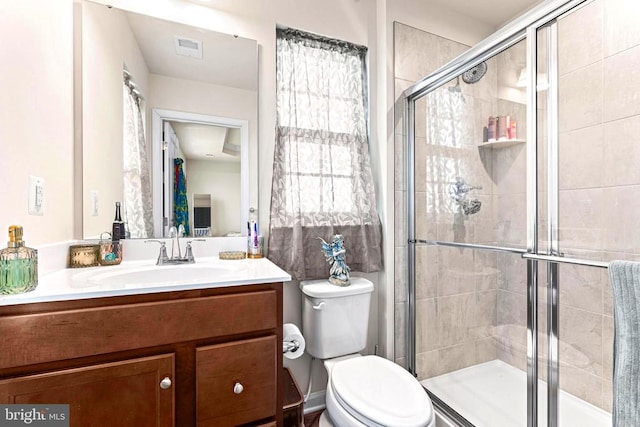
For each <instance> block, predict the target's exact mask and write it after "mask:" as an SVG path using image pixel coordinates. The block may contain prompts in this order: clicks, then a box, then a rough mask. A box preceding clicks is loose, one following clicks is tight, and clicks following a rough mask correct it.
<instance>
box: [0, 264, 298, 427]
mask: <svg viewBox="0 0 640 427" xmlns="http://www.w3.org/2000/svg"><path fill="white" fill-rule="evenodd" d="M264 262H268V261H267V260H264ZM158 268H161V267H158ZM278 270H279V269H278ZM101 271H104V269H99V268H98V269H96V272H101ZM280 271H281V270H280ZM65 274H70V273H65ZM285 275H286V273H285ZM271 277H275V276H273V275H272V276H271ZM283 279H284V277H281V278H280V280H279V281H276V280H273V281H272V282H268V281H267V282H265V283H245V284H236V282H241V280H236V281H235V282H234V281H232V280H230V281H229V282H230V283H231V285H229V286H227V285H225V284H224V283H217V284H211V285H207V284H199V285H192V286H185V289H183V290H179V289H173V288H172V289H171V290H170V291H167V292H162V291H161V288H154V289H153V291H151V292H150V291H149V290H148V289H147V290H145V293H136V292H135V289H130V290H129V292H124V293H126V294H121V295H118V292H117V290H111V291H110V292H111V293H112V295H110V296H102V297H91V298H74V297H72V298H71V299H62V300H57V301H41V302H31V303H17V304H6V301H4V302H5V304H2V303H3V301H2V299H0V305H1V306H0V337H2V350H1V351H0V402H2V403H19V404H29V403H33V404H36V403H45V404H54V403H60V404H63V403H65V404H69V405H70V418H71V426H89V425H93V426H99V425H118V426H136V427H139V426H146V425H148V426H173V425H176V426H196V425H197V426H236V425H245V424H246V425H254V426H275V425H282V388H283V380H282V370H283V369H282V280H283ZM252 280H253V281H255V280H256V279H255V277H254V278H253V279H252ZM245 282H246V280H245ZM94 290H95V289H94ZM87 292H89V296H90V295H91V289H88V290H87ZM120 293H123V292H120ZM74 295H76V296H77V294H74ZM34 299H36V300H37V299H46V298H45V297H42V296H40V297H38V294H37V293H36V294H34Z"/></svg>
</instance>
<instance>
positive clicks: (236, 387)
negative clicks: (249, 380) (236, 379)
mask: <svg viewBox="0 0 640 427" xmlns="http://www.w3.org/2000/svg"><path fill="white" fill-rule="evenodd" d="M243 390H244V387H243V385H242V384H240V383H236V385H234V386H233V392H234V393H235V394H240V393H242V391H243Z"/></svg>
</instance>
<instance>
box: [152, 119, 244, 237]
mask: <svg viewBox="0 0 640 427" xmlns="http://www.w3.org/2000/svg"><path fill="white" fill-rule="evenodd" d="M152 135H153V142H152V146H153V164H154V175H156V176H159V175H162V176H163V177H164V178H163V179H162V180H161V181H160V180H157V181H156V182H155V183H154V185H155V186H156V187H155V188H154V192H153V193H154V197H153V204H154V209H153V211H154V215H155V216H156V217H155V218H154V222H155V224H157V227H158V229H157V230H156V235H162V234H164V236H168V235H169V228H170V227H171V226H176V227H178V226H179V225H183V226H184V229H185V233H186V235H190V236H196V235H199V236H210V237H211V236H239V235H241V234H240V230H242V228H240V224H246V222H247V217H248V206H247V205H246V202H245V201H246V199H247V197H246V195H247V193H248V188H247V176H248V170H247V169H248V168H247V166H246V165H247V164H248V159H247V153H248V149H247V146H248V136H247V135H248V124H247V121H246V120H233V119H228V118H223V117H214V116H207V115H203V114H192V113H183V112H179V111H170V110H162V109H157V110H153V115H152ZM196 195H206V197H207V198H208V200H207V206H208V207H209V209H210V217H209V224H208V225H207V226H206V227H208V229H207V230H206V231H203V230H196V228H202V227H199V226H198V225H196V224H195V218H196V215H198V218H199V220H202V217H201V215H202V210H198V214H197V213H196V206H198V207H202V203H203V202H202V200H203V197H202V196H200V197H198V198H196ZM196 199H197V201H198V205H196ZM239 218H240V222H238V219H239Z"/></svg>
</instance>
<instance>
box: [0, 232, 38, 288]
mask: <svg viewBox="0 0 640 427" xmlns="http://www.w3.org/2000/svg"><path fill="white" fill-rule="evenodd" d="M7 246H8V247H6V248H4V249H2V250H1V251H0V294H4V295H10V294H19V293H23V292H29V291H32V290H34V289H35V288H36V286H37V285H38V251H37V250H35V249H32V248H28V247H26V246H25V245H24V241H23V240H22V227H21V226H19V225H12V226H10V227H9V242H8V244H7Z"/></svg>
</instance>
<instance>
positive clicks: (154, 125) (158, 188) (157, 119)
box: [151, 108, 249, 236]
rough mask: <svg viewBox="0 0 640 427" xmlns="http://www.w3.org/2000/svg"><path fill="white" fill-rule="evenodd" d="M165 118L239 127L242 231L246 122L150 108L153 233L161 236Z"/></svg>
mask: <svg viewBox="0 0 640 427" xmlns="http://www.w3.org/2000/svg"><path fill="white" fill-rule="evenodd" d="M165 120H171V121H174V122H182V123H197V124H203V125H212V126H224V127H228V128H237V129H239V130H240V192H241V194H240V224H239V225H238V226H239V228H238V231H239V232H240V233H242V231H243V230H244V224H245V223H247V221H248V220H249V121H248V120H244V119H233V118H229V117H217V116H209V115H206V114H198V113H187V112H183V111H174V110H165V109H161V108H154V109H152V110H151V144H152V145H151V147H152V154H151V155H152V162H151V163H152V166H151V169H152V176H153V185H152V193H153V228H154V234H155V235H156V236H164V220H163V217H162V212H163V207H164V193H163V191H162V179H158V178H159V177H162V176H163V174H162V147H163V144H162V126H163V122H164V121H165Z"/></svg>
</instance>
